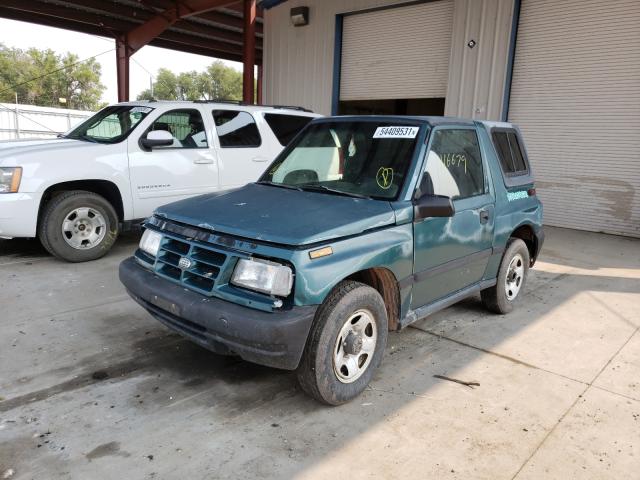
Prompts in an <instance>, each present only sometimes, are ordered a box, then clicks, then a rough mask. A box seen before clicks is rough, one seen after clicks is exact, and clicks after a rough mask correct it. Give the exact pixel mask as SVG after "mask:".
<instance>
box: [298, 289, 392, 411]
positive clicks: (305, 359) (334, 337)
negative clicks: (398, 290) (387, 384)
mask: <svg viewBox="0 0 640 480" xmlns="http://www.w3.org/2000/svg"><path fill="white" fill-rule="evenodd" d="M387 330H388V328H387V311H386V309H385V305H384V301H383V300H382V297H381V296H380V294H379V293H378V292H377V291H376V290H374V289H373V288H371V287H369V286H367V285H364V284H362V283H359V282H354V281H346V282H342V283H340V284H339V285H338V286H337V287H336V288H335V289H334V290H333V291H332V292H331V293H330V294H329V296H328V297H327V299H326V300H325V301H324V303H323V304H322V305H321V306H320V308H319V309H318V312H317V314H316V318H315V320H314V323H313V326H312V327H311V332H310V333H309V338H308V340H307V345H306V347H305V351H304V353H303V355H302V360H301V361H300V366H299V367H298V370H297V376H298V382H299V383H300V386H301V387H302V389H303V390H304V391H305V392H306V393H308V394H309V395H311V396H312V397H313V398H315V399H317V400H319V401H320V402H322V403H326V404H328V405H340V404H342V403H345V402H348V401H350V400H352V399H354V398H355V397H357V396H358V395H359V394H360V393H361V392H362V391H363V390H364V389H365V388H366V386H367V385H368V384H369V382H370V381H371V378H372V377H373V374H374V373H375V370H376V368H378V365H380V361H381V360H382V356H383V355H384V348H385V346H386V344H387Z"/></svg>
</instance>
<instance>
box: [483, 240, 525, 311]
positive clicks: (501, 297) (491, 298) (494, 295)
mask: <svg viewBox="0 0 640 480" xmlns="http://www.w3.org/2000/svg"><path fill="white" fill-rule="evenodd" d="M528 273H529V249H528V248H527V245H526V244H525V243H524V242H523V241H522V240H520V239H519V238H512V239H510V240H509V242H508V243H507V249H506V250H505V252H504V255H503V256H502V262H500V269H499V270H498V278H497V282H496V284H495V286H493V287H491V288H487V289H485V290H482V292H480V295H481V297H482V303H483V304H484V306H485V307H486V308H487V309H489V310H491V311H492V312H495V313H502V314H504V313H509V312H511V311H512V310H513V307H514V304H515V303H516V301H517V300H518V298H520V297H521V296H522V290H523V289H524V284H525V283H526V280H527V274H528Z"/></svg>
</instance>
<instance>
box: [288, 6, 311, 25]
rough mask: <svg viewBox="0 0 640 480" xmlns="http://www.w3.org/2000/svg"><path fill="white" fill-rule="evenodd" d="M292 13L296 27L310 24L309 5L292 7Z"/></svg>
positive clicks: (292, 20) (292, 19)
mask: <svg viewBox="0 0 640 480" xmlns="http://www.w3.org/2000/svg"><path fill="white" fill-rule="evenodd" d="M290 15H291V23H293V26H294V27H304V26H305V25H309V7H294V8H292V9H291V11H290Z"/></svg>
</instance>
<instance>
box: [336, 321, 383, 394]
mask: <svg viewBox="0 0 640 480" xmlns="http://www.w3.org/2000/svg"><path fill="white" fill-rule="evenodd" d="M377 339H378V329H377V327H376V322H375V320H374V318H373V314H372V313H371V312H370V311H368V310H357V311H356V312H355V313H353V314H352V315H351V316H350V317H349V318H348V319H347V321H346V322H345V323H344V325H343V326H342V328H341V329H340V332H339V333H338V338H337V339H336V344H335V346H334V348H333V371H334V373H335V374H336V377H337V378H338V380H340V382H342V383H352V382H355V381H356V380H357V379H358V378H360V377H361V376H362V374H363V373H364V372H365V371H366V370H367V368H368V367H369V364H370V363H371V360H372V359H373V354H374V352H375V349H376V341H377Z"/></svg>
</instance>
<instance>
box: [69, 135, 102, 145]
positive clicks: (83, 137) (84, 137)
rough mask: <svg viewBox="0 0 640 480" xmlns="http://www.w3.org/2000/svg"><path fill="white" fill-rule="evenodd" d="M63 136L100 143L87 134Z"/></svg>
mask: <svg viewBox="0 0 640 480" xmlns="http://www.w3.org/2000/svg"><path fill="white" fill-rule="evenodd" d="M64 138H70V139H72V140H83V141H85V142H91V143H100V142H99V141H97V140H96V139H95V138H92V137H89V136H87V135H73V136H72V135H67V136H65V137H64Z"/></svg>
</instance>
